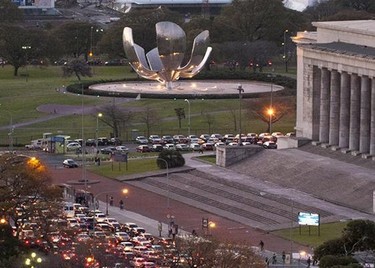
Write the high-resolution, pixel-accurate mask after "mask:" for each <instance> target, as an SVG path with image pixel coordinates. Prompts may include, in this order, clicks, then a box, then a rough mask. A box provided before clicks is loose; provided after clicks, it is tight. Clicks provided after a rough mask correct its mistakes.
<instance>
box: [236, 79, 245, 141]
mask: <svg viewBox="0 0 375 268" xmlns="http://www.w3.org/2000/svg"><path fill="white" fill-rule="evenodd" d="M237 90H238V99H239V106H240V107H239V108H240V126H239V129H240V136H239V142H238V145H239V146H241V145H242V139H241V132H242V130H241V128H242V116H241V99H242V93H243V92H244V90H243V88H242V85H241V84H239V85H238V86H237Z"/></svg>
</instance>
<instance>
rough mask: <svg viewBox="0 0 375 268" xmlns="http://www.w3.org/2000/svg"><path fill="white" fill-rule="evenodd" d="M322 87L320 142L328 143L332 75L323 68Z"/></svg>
mask: <svg viewBox="0 0 375 268" xmlns="http://www.w3.org/2000/svg"><path fill="white" fill-rule="evenodd" d="M321 83H322V84H321V87H320V120H319V141H320V142H322V143H328V140H329V139H328V137H329V136H328V134H329V132H328V130H329V87H330V73H329V71H328V70H327V68H322V81H321Z"/></svg>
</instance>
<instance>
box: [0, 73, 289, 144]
mask: <svg viewBox="0 0 375 268" xmlns="http://www.w3.org/2000/svg"><path fill="white" fill-rule="evenodd" d="M277 71H279V70H278V69H277ZM280 71H281V70H280ZM94 73H95V75H94V76H93V77H90V78H87V77H85V78H83V81H88V80H92V81H97V80H101V79H103V80H109V79H123V78H127V77H134V76H135V74H134V73H131V72H130V68H129V67H127V66H114V67H112V66H111V67H107V66H95V67H94ZM20 74H27V75H28V76H27V77H25V76H19V77H14V76H13V69H12V67H11V66H5V67H4V68H1V69H0V110H1V113H0V126H9V128H8V129H5V130H0V144H2V145H7V144H8V143H9V133H10V131H11V127H10V125H15V124H18V123H22V122H27V121H30V120H33V119H36V118H39V117H42V116H45V114H44V113H41V112H39V111H38V110H37V107H38V106H40V105H42V104H63V105H73V106H80V105H82V103H83V104H84V106H86V107H87V106H99V105H104V104H110V103H112V101H113V100H112V98H108V97H95V96H85V97H84V98H81V96H79V95H74V94H62V93H60V92H57V90H56V89H58V88H60V87H62V86H66V85H69V84H74V83H77V80H76V79H75V77H62V70H61V67H59V66H48V67H42V68H41V67H35V66H27V67H25V68H22V69H20ZM291 75H294V74H293V73H291ZM190 103H191V134H197V135H200V134H202V133H222V134H225V133H235V132H236V130H235V126H237V128H238V115H236V119H235V117H234V115H233V114H234V113H238V109H237V108H238V100H235V99H230V100H202V99H191V100H190ZM292 103H293V100H291V105H294V104H292ZM117 105H119V106H122V107H125V108H128V109H132V108H138V109H139V108H142V109H144V108H146V107H149V108H150V109H152V110H153V111H154V115H156V116H155V118H156V119H155V121H156V122H155V124H153V126H152V127H151V130H150V132H152V133H153V134H155V133H156V134H159V135H163V134H172V135H173V134H185V135H187V132H188V122H187V121H188V120H187V115H186V118H185V119H182V121H181V128H180V127H179V124H178V120H177V117H176V114H175V110H174V109H175V108H184V109H185V111H187V109H188V107H187V103H186V102H184V101H183V100H153V99H141V100H140V101H131V102H126V103H124V104H117ZM250 105H251V101H248V100H243V105H242V106H243V109H242V129H243V132H264V131H265V130H266V129H267V124H266V123H264V122H262V121H260V120H259V119H257V118H255V117H254V115H253V114H251V113H249V112H247V109H246V107H247V106H250ZM139 114H140V113H138V115H139ZM82 121H83V124H82ZM235 121H237V122H235ZM82 125H83V129H84V132H85V137H87V138H94V137H95V131H96V114H92V115H85V116H84V117H83V118H82V116H81V115H73V116H64V117H60V118H58V119H54V120H49V121H46V122H42V123H35V124H33V125H28V126H23V127H17V128H15V129H14V130H13V132H12V137H13V143H14V144H21V145H23V144H27V143H29V142H30V140H32V139H37V138H41V136H42V133H44V132H52V133H59V134H66V135H70V136H71V137H72V138H73V139H75V138H80V137H81V129H82ZM294 125H295V114H294V113H290V114H288V115H286V116H284V118H283V119H282V120H280V121H279V122H277V123H275V124H274V129H275V130H278V131H282V132H289V131H293V128H294ZM111 132H112V130H111V128H110V127H108V125H106V124H105V123H103V122H99V136H107V137H109V136H110V133H111ZM132 133H137V134H143V135H147V134H148V133H147V132H146V127H145V124H142V123H141V120H140V119H139V117H138V119H137V117H135V120H134V122H133V123H132V125H131V127H130V128H128V129H127V130H123V131H122V133H121V134H122V135H121V136H122V139H123V140H126V139H131V136H132V135H131V134H132ZM150 134H151V133H150Z"/></svg>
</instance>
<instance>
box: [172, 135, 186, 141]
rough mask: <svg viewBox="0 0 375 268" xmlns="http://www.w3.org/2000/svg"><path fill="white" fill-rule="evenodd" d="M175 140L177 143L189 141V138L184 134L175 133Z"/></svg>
mask: <svg viewBox="0 0 375 268" xmlns="http://www.w3.org/2000/svg"><path fill="white" fill-rule="evenodd" d="M173 141H174V142H175V143H187V138H186V137H185V136H184V135H174V136H173Z"/></svg>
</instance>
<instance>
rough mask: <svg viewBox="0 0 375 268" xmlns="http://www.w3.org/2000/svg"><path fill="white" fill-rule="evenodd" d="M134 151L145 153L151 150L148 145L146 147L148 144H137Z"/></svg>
mask: <svg viewBox="0 0 375 268" xmlns="http://www.w3.org/2000/svg"><path fill="white" fill-rule="evenodd" d="M136 151H137V152H139V153H147V152H151V149H150V147H148V145H139V146H138V147H137V149H136Z"/></svg>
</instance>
